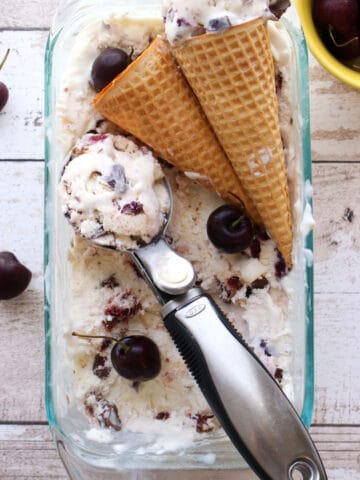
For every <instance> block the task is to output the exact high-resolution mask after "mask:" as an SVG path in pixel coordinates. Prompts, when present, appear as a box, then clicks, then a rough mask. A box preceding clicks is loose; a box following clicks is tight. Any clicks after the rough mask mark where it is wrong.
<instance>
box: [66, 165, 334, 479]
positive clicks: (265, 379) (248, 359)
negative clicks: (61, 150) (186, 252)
mask: <svg viewBox="0 0 360 480" xmlns="http://www.w3.org/2000/svg"><path fill="white" fill-rule="evenodd" d="M65 171H66V169H65ZM61 182H62V183H63V182H64V175H63V177H62V180H61ZM163 183H164V187H165V189H166V192H167V194H168V198H169V209H168V211H167V213H166V215H164V216H163V222H162V226H161V228H160V231H159V232H158V234H157V235H155V236H154V237H153V239H152V240H151V241H150V242H149V243H148V244H145V245H142V244H141V245H139V247H138V248H134V249H132V248H131V249H128V250H126V251H127V252H128V253H129V255H131V257H132V258H133V260H134V262H135V263H136V265H137V267H138V268H139V270H140V272H141V274H142V275H143V277H144V279H145V280H146V281H147V282H148V284H149V286H150V287H151V288H152V290H153V292H154V294H155V295H156V297H157V299H158V301H159V302H160V304H161V305H162V308H161V316H162V318H163V321H164V324H165V326H166V328H167V330H168V331H169V333H170V335H171V337H172V339H173V340H174V342H175V344H176V346H177V348H178V350H179V352H180V353H181V355H182V357H183V359H184V361H185V363H186V365H187V366H188V368H189V370H190V372H191V373H192V374H193V376H194V378H195V380H196V382H197V384H198V385H199V387H200V389H201V391H202V393H203V394H204V396H205V398H206V400H207V402H208V404H209V405H210V407H211V409H212V410H213V412H214V414H215V415H216V417H217V418H218V420H219V422H220V423H221V425H222V427H223V428H224V430H225V432H226V433H227V435H228V436H229V438H230V440H231V441H232V443H233V444H234V446H235V447H236V448H237V449H238V451H239V452H240V453H241V455H242V456H243V457H244V459H245V460H246V461H247V462H248V464H249V466H250V467H251V468H252V469H253V470H254V471H255V473H256V474H257V475H258V476H259V478H261V479H263V480H293V479H294V478H297V477H295V476H294V475H296V474H297V473H299V474H301V475H302V478H303V479H304V480H325V479H326V478H327V476H326V473H325V470H324V467H323V465H322V462H321V459H320V457H319V455H318V453H317V451H316V448H315V446H314V444H313V442H312V440H311V438H310V436H309V434H308V432H307V430H306V428H305V427H304V425H303V423H302V422H301V420H300V418H299V416H298V415H297V413H296V411H295V410H294V408H293V406H292V405H291V403H290V402H289V400H288V399H287V397H286V396H285V394H284V393H283V392H282V390H281V389H280V387H279V385H278V384H277V383H276V381H275V380H274V379H273V377H272V376H271V375H270V374H269V372H268V371H267V370H266V369H265V367H264V366H263V365H262V364H261V363H260V361H259V360H258V359H257V357H256V356H255V355H254V353H253V352H252V350H251V349H250V348H249V347H248V346H247V344H246V343H245V342H244V340H243V339H242V337H241V335H240V334H239V333H238V332H237V331H236V330H235V328H234V327H233V325H232V324H231V323H230V322H229V321H228V320H227V318H226V317H225V316H224V314H223V313H222V312H221V310H220V309H219V307H218V306H217V305H216V304H215V302H214V301H213V299H212V298H211V297H210V296H209V295H208V294H207V293H205V292H204V291H203V290H202V289H200V288H196V287H194V284H195V278H196V275H195V272H194V269H193V267H192V265H191V263H190V262H189V261H188V260H187V259H185V258H184V257H182V256H180V255H178V254H177V253H176V252H174V251H173V250H172V249H171V247H170V246H169V245H168V243H167V241H166V236H165V233H166V229H167V227H168V225H169V223H170V219H171V211H172V205H173V198H172V194H171V188H170V186H169V183H168V182H167V180H166V178H164V180H163ZM65 187H66V185H65ZM92 205H93V208H94V215H97V210H98V209H97V205H96V202H95V203H93V204H92ZM65 211H67V210H66V209H65ZM67 216H68V215H67ZM88 220H95V218H94V219H91V218H90V219H89V218H87V221H88ZM72 226H73V227H75V231H76V232H77V233H78V234H79V233H81V229H79V227H78V226H75V225H74V224H73V223H72ZM101 233H103V235H101ZM83 236H84V238H86V239H87V240H89V241H91V242H92V244H93V245H95V246H97V247H99V246H100V247H102V248H111V249H112V250H114V249H118V250H121V251H124V248H118V247H117V248H115V247H114V244H113V242H112V241H110V242H109V243H108V244H107V243H106V238H108V239H111V238H112V237H111V235H110V236H109V235H108V232H101V231H100V233H99V234H98V235H96V236H95V237H93V238H92V239H89V238H88V237H87V236H86V235H84V234H83Z"/></svg>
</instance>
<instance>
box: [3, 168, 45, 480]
mask: <svg viewBox="0 0 360 480" xmlns="http://www.w3.org/2000/svg"><path fill="white" fill-rule="evenodd" d="M0 192H1V197H0V225H1V226H2V227H1V231H2V235H1V237H0V238H1V240H0V250H10V251H12V252H14V253H15V255H16V256H17V257H18V258H19V260H20V261H22V262H23V263H24V264H26V265H27V266H28V268H29V269H30V270H31V271H32V272H33V278H32V281H31V283H30V286H29V288H28V290H27V291H26V292H24V293H23V294H22V295H20V296H19V297H17V298H15V299H12V300H7V301H1V302H0V325H1V335H0V356H1V361H0V378H1V385H2V386H1V389H0V419H1V420H2V421H11V420H16V421H30V420H32V421H39V420H44V419H45V414H44V410H43V409H44V398H43V397H44V395H43V377H44V364H43V363H44V362H43V356H44V351H43V342H44V334H43V311H42V310H43V309H42V302H43V301H42V298H43V294H42V288H43V286H42V257H43V252H42V250H43V248H42V243H43V242H42V239H43V233H42V232H43V227H42V216H43V215H42V211H43V207H42V204H43V199H42V196H43V163H42V162H1V161H0ZM0 478H1V476H0Z"/></svg>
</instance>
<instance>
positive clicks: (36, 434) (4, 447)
mask: <svg viewBox="0 0 360 480" xmlns="http://www.w3.org/2000/svg"><path fill="white" fill-rule="evenodd" d="M0 478H1V479H2V480H15V479H16V480H25V479H26V480H30V479H31V480H35V479H36V480H40V479H42V480H44V479H59V480H60V479H64V480H65V479H67V478H68V477H67V475H66V473H65V469H64V467H63V465H62V463H61V460H60V458H59V456H58V453H57V451H56V448H55V444H54V442H53V440H52V438H51V435H50V432H49V429H48V427H47V426H32V425H29V426H26V425H1V426H0Z"/></svg>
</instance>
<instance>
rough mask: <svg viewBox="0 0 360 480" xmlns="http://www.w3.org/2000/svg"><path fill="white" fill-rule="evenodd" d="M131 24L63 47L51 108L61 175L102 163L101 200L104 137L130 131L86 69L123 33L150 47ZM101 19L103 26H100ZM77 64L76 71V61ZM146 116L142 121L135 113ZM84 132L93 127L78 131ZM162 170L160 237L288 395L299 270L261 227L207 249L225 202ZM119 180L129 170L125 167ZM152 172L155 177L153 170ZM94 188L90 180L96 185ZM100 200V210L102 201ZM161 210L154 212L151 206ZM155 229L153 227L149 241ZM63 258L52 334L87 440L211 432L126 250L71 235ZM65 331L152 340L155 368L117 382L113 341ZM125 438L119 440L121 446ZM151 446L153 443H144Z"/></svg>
mask: <svg viewBox="0 0 360 480" xmlns="http://www.w3.org/2000/svg"><path fill="white" fill-rule="evenodd" d="M245 3H251V2H245ZM135 23H136V29H135V28H134V25H133V24H132V23H131V19H130V18H129V17H126V20H125V19H124V18H117V17H115V16H112V17H110V18H105V19H102V20H101V21H99V22H95V23H93V24H91V25H90V26H89V27H87V28H86V29H85V30H84V31H83V32H82V33H81V34H80V35H79V37H78V38H77V39H76V41H75V43H74V45H73V47H72V50H71V51H70V52H69V59H68V64H67V66H66V68H65V69H64V76H63V80H62V83H61V89H60V92H61V94H60V97H59V100H58V105H57V107H58V109H57V121H58V128H59V131H60V134H61V135H60V136H59V137H58V138H59V144H60V146H59V149H60V150H61V149H62V153H63V154H64V155H65V153H66V152H67V149H68V146H69V145H70V147H71V150H72V152H73V156H74V158H73V159H72V160H71V161H70V163H69V165H68V167H67V168H66V169H65V173H66V170H67V169H68V168H70V166H71V164H72V163H73V162H75V163H73V165H74V166H75V167H76V168H75V167H74V168H75V170H77V168H79V170H77V172H78V173H81V172H83V168H86V171H87V172H88V173H87V178H88V174H89V173H91V171H93V166H94V165H95V164H97V161H98V160H99V159H101V169H104V170H100V173H101V175H100V176H98V177H97V180H100V179H101V178H102V180H101V186H100V191H99V190H96V191H97V192H98V193H100V198H103V193H104V191H105V192H106V194H107V193H108V191H109V192H110V190H111V192H110V193H111V195H116V191H115V189H116V185H115V189H109V186H108V185H107V183H106V181H105V182H104V181H103V180H104V178H107V177H108V175H109V169H108V166H109V165H112V166H113V165H114V164H117V162H116V161H115V160H116V159H117V158H118V157H121V155H122V153H123V152H122V151H121V150H122V148H123V147H121V148H120V150H119V151H117V149H116V148H114V146H112V145H111V144H113V145H114V144H115V141H116V139H120V138H121V139H122V141H123V142H125V143H126V142H128V143H126V145H128V147H129V146H131V145H134V144H133V143H132V141H131V140H129V139H128V138H127V137H125V139H124V137H123V136H121V135H123V133H124V132H122V131H119V129H118V128H116V127H115V126H114V125H113V124H111V123H110V122H105V121H103V120H102V119H101V116H100V115H99V114H98V113H97V112H96V111H95V110H94V109H93V108H92V107H91V102H92V100H93V98H94V96H95V92H93V91H92V90H91V88H90V87H89V72H90V70H91V64H92V62H93V61H94V59H95V57H96V55H97V54H98V53H99V51H101V49H102V48H103V47H104V45H105V46H115V45H116V46H119V47H121V48H122V47H124V48H125V47H126V48H128V47H129V45H128V44H127V43H126V42H125V41H124V39H125V38H129V34H128V33H129V32H131V33H132V34H133V35H132V37H131V38H132V41H133V42H134V44H136V45H143V49H145V48H146V47H147V46H148V43H149V42H148V41H141V39H144V38H145V37H144V33H143V30H142V29H141V28H140V27H139V20H137V21H136V22H135ZM104 24H105V25H107V28H106V29H105V28H104ZM119 25H121V37H120V39H119ZM142 25H143V26H145V25H146V32H147V33H146V35H147V37H146V38H147V39H148V38H149V35H150V36H152V35H156V34H157V33H159V31H161V30H160V29H159V26H158V23H157V22H156V21H154V22H153V24H152V25H153V27H151V22H150V23H149V22H145V21H144V22H143V23H142ZM268 28H270V29H271V45H272V47H273V56H274V59H275V72H274V75H276V78H277V79H278V83H279V86H278V98H279V99H280V103H279V105H280V128H281V133H282V136H283V141H284V145H283V146H284V156H285V161H286V164H287V169H288V172H289V176H290V181H289V185H290V190H291V195H292V196H291V198H292V207H293V213H294V225H295V228H294V232H295V236H296V238H300V237H299V236H298V235H299V231H300V230H299V228H300V223H301V214H300V213H299V212H300V210H301V206H300V205H299V204H296V199H297V193H298V180H297V174H298V168H299V160H300V159H299V150H298V148H297V145H298V144H299V138H298V133H297V130H296V126H297V120H296V118H295V119H294V117H293V105H292V104H291V98H290V97H291V95H290V75H291V62H292V50H291V46H290V41H289V37H288V34H287V33H286V31H285V29H284V28H283V27H281V25H275V24H272V23H271V26H270V25H269V26H268ZM135 30H136V32H137V34H136V35H135V34H134V31H135ZM122 42H124V43H122ZM139 53H141V52H140V51H139ZM80 63H81V65H82V67H81V69H79V68H78V65H79V64H80ZM74 69H76V70H77V75H73V72H74ZM279 79H281V81H280V80H279ZM80 93H81V94H80ZM146 120H147V117H144V121H146ZM88 130H91V132H90V133H88V134H87V131H88ZM84 135H85V136H84ZM92 136H95V138H96V137H97V138H102V139H103V140H101V141H100V143H99V144H98V145H96V143H97V142H95V144H94V145H91V146H87V147H86V149H87V151H85V152H84V151H82V148H80V151H79V152H78V153H76V149H77V148H79V144H78V145H76V140H75V139H76V138H78V137H80V138H82V140H81V142H80V145H82V144H83V143H84V141H85V143H88V140H89V139H91V137H92ZM107 142H108V143H109V148H110V151H111V152H112V154H111V155H110V160H109V159H108V157H109V155H104V153H103V152H102V153H101V152H99V150H98V149H99V148H100V150H101V149H104V147H105V146H107V145H108V144H107ZM90 143H91V142H90ZM74 147H75V152H74ZM106 148H107V147H106ZM129 148H130V147H129ZM131 148H134V149H135V151H136V155H139V156H140V160H141V162H142V161H143V160H144V156H145V157H147V158H150V159H151V162H152V163H153V166H154V165H156V161H155V160H154V159H153V156H152V154H151V153H150V152H148V151H145V152H144V151H143V150H142V149H141V148H140V149H138V147H137V146H136V147H131ZM86 149H85V150H86ZM114 150H116V151H115V152H114ZM136 155H135V156H136ZM93 156H95V158H96V160H94V158H93ZM84 157H85V158H84ZM83 160H85V162H83ZM128 160H129V157H128V156H126V161H125V162H124V163H122V162H121V160H119V165H122V166H123V167H124V170H125V172H126V170H127V164H128ZM92 162H94V164H93V163H92ZM154 170H156V168H155V167H154ZM97 171H99V170H97ZM163 171H164V173H165V175H166V176H167V177H168V179H169V182H170V184H171V186H172V190H173V195H174V208H173V215H172V221H171V224H170V225H169V228H168V230H167V233H166V236H167V240H168V242H169V243H170V244H171V246H172V248H174V249H175V250H176V251H177V252H178V253H179V254H181V255H183V256H184V257H186V258H187V259H189V260H190V261H191V262H192V264H193V266H194V268H195V270H196V273H197V284H198V285H199V286H201V287H202V288H203V289H204V290H206V291H207V292H209V293H210V294H211V295H212V296H213V298H214V299H215V301H216V302H217V303H218V304H219V306H220V308H221V309H222V310H223V311H224V312H225V314H226V315H227V317H228V318H229V319H230V321H231V322H232V323H233V324H234V325H235V327H236V328H237V330H238V331H240V332H241V333H242V335H243V336H244V338H245V340H246V341H247V342H248V343H249V345H251V346H252V348H253V349H254V352H255V353H256V354H257V355H258V356H259V358H260V359H261V361H262V362H263V363H264V365H265V366H266V367H267V368H268V370H269V371H270V373H271V374H272V375H273V376H274V377H275V378H276V379H277V381H278V382H279V383H280V385H281V386H282V388H283V389H284V391H285V393H286V394H287V395H288V396H289V398H290V399H291V400H293V399H294V380H293V377H292V363H293V335H292V332H291V328H290V322H289V318H290V317H291V315H292V313H293V310H292V309H293V302H294V295H295V292H296V290H294V285H293V282H294V281H295V279H296V278H298V277H296V275H297V274H298V269H299V268H300V269H301V266H300V265H298V264H297V263H295V264H294V268H293V271H292V272H290V273H288V270H287V267H286V265H285V263H284V261H283V259H282V258H281V257H280V255H279V252H278V250H277V248H276V245H275V243H274V241H273V240H272V239H270V238H269V237H268V236H267V234H266V232H265V231H264V230H263V229H260V228H256V229H255V231H256V233H255V235H254V238H253V241H252V243H251V246H250V247H249V248H248V249H247V250H245V251H244V252H242V253H237V254H226V253H224V252H222V251H220V250H219V249H217V248H215V247H214V246H213V245H212V243H211V242H210V240H209V238H208V236H207V233H206V223H207V219H208V217H209V215H210V213H211V212H212V211H213V210H214V209H216V208H217V207H218V206H220V205H222V204H223V203H224V200H223V199H222V198H221V197H220V196H219V195H217V194H216V193H215V192H213V191H210V190H208V189H206V188H205V187H204V186H202V185H201V184H199V183H198V182H197V181H196V179H197V178H196V176H195V178H194V176H192V175H186V172H182V171H180V170H179V169H177V168H173V167H171V166H169V165H167V166H166V165H165V166H164V167H163ZM70 174H71V170H69V175H70ZM73 174H74V175H70V181H74V185H77V184H78V175H77V174H75V171H74V172H73ZM81 175H82V173H81ZM125 176H126V177H127V176H128V174H127V173H125ZM155 177H156V178H159V179H161V178H162V174H160V173H159V177H158V176H157V175H155ZM63 178H66V177H63ZM152 178H154V177H152ZM150 183H152V182H150ZM123 184H124V182H122V183H121V182H120V184H119V185H118V190H122V189H123V188H124V186H123ZM98 186H99V185H98V183H97V187H96V189H97V188H98ZM110 187H111V186H110ZM78 188H79V187H76V189H78ZM81 188H82V187H81ZM74 193H75V191H74ZM125 193H126V194H130V193H129V192H125ZM120 194H121V192H120ZM120 194H119V195H120ZM111 198H113V197H111ZM80 199H81V197H80ZM101 203H102V202H101ZM90 204H91V201H90ZM104 205H105V206H106V205H107V204H106V202H105V201H104ZM295 205H296V208H295ZM106 208H107V207H106ZM297 209H298V210H297ZM161 210H162V208H160V207H159V210H158V211H161ZM65 213H66V212H65ZM127 220H129V219H127ZM131 220H133V218H131ZM155 230H156V229H155ZM152 234H153V232H152V231H151V233H149V234H148V237H147V238H149V237H151V235H152ZM69 261H70V266H71V274H70V277H71V278H70V289H69V291H70V292H71V297H70V298H69V302H70V303H71V309H70V315H69V316H67V317H66V318H63V319H62V326H61V330H62V334H63V336H64V338H65V344H66V355H65V363H67V364H69V376H70V378H71V382H70V386H71V387H69V388H68V389H67V390H66V391H64V392H62V394H63V395H64V397H65V398H66V400H65V403H66V405H67V407H68V408H76V409H77V410H78V411H80V412H82V413H83V414H84V415H85V416H87V417H88V419H89V432H88V433H89V436H91V438H92V439H99V441H101V440H100V438H103V437H102V436H101V435H100V434H99V435H98V436H97V435H96V431H95V432H94V428H95V427H97V428H106V429H108V430H109V431H110V432H111V434H112V438H113V436H116V435H118V434H121V433H125V438H130V434H132V433H144V434H149V433H151V434H153V435H154V437H155V438H156V443H157V444H158V441H159V438H163V437H164V432H167V438H166V441H164V442H160V443H161V448H160V447H159V448H158V447H156V448H158V450H162V451H164V450H169V449H170V450H171V449H174V448H175V447H174V439H176V440H178V439H184V442H183V443H182V445H180V446H182V447H183V446H184V444H185V443H186V445H188V444H191V442H193V441H195V440H197V439H199V438H200V439H203V438H204V437H205V438H206V437H207V436H208V435H211V434H212V433H213V432H216V431H218V430H219V424H218V423H217V421H216V419H215V418H214V416H213V414H212V412H211V410H210V408H209V406H208V405H207V403H206V401H205V399H204V397H203V395H202V394H201V392H200V390H199V389H198V387H197V385H196V383H195V382H194V380H193V378H192V377H191V375H190V374H189V372H188V370H187V367H186V366H185V364H184V362H183V360H182V359H181V357H180V355H179V353H178V352H177V350H176V348H175V346H174V344H173V342H172V340H171V339H170V336H169V334H168V333H167V331H166V329H165V327H164V325H163V322H162V320H161V319H160V316H159V305H158V303H157V301H156V299H155V297H154V296H153V294H152V292H151V291H150V289H149V287H148V286H147V284H146V283H145V282H144V281H143V280H142V279H141V277H140V276H139V274H138V271H137V270H136V268H135V266H134V264H133V263H132V262H131V259H130V258H129V256H128V255H127V254H125V253H118V252H112V251H109V250H104V249H101V248H96V247H94V246H91V245H89V243H88V242H87V241H85V240H84V239H83V238H81V237H79V236H74V237H73V238H72V241H71V245H70V246H69ZM74 331H76V332H79V333H82V334H87V335H94V336H96V335H104V336H111V337H114V338H122V337H124V336H127V335H133V334H141V335H145V336H147V337H149V338H151V339H152V340H153V341H154V342H155V343H156V344H157V346H158V348H159V350H160V353H161V364H162V368H161V371H160V374H159V375H158V376H157V377H156V378H155V379H153V380H150V381H147V382H141V383H138V382H132V381H130V380H128V379H126V378H123V377H121V376H119V375H118V373H117V372H116V371H115V369H114V368H113V366H112V364H111V360H110V349H111V342H109V341H106V340H100V339H82V338H76V337H74V336H72V332H74ZM234 368H236V366H234ZM239 368H240V367H239ZM125 443H126V442H125ZM125 443H124V445H125ZM175 443H176V448H178V447H179V443H181V442H180V440H179V441H178V442H175ZM124 445H123V444H122V445H121V447H124V448H126V445H125V446H124ZM149 448H155V447H154V445H152V446H151V447H149ZM158 450H155V451H156V452H158ZM153 451H154V450H153Z"/></svg>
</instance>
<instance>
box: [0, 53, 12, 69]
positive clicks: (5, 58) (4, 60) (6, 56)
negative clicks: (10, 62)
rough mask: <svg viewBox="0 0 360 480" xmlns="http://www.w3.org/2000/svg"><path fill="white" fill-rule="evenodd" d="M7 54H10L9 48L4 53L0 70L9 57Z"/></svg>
mask: <svg viewBox="0 0 360 480" xmlns="http://www.w3.org/2000/svg"><path fill="white" fill-rule="evenodd" d="M9 53H10V48H8V49H7V51H6V53H5V57H4V58H3V59H2V62H1V63H0V70H1V69H2V67H3V66H4V65H5V62H6V60H7V58H8V56H9Z"/></svg>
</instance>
